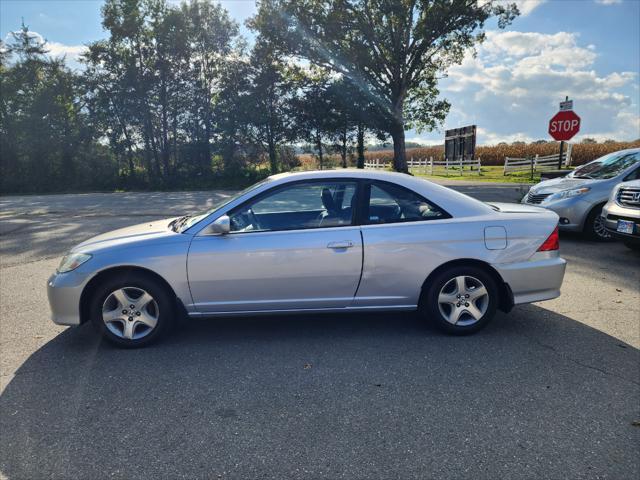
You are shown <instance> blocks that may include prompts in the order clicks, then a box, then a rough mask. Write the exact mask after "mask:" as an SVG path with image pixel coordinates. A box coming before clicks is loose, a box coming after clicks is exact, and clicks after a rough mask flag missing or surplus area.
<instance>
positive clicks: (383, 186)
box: [353, 181, 452, 308]
mask: <svg viewBox="0 0 640 480" xmlns="http://www.w3.org/2000/svg"><path fill="white" fill-rule="evenodd" d="M363 197H364V201H363V205H364V211H363V213H362V215H361V218H362V225H361V230H362V237H363V242H364V261H363V267H362V279H361V281H360V287H359V288H358V293H357V296H356V298H355V299H354V302H353V306H354V307H394V308H400V307H403V308H404V307H414V306H415V305H417V302H418V297H419V294H420V289H421V287H422V284H423V282H424V280H425V279H426V274H427V273H428V272H429V271H431V270H432V269H433V268H435V266H437V265H439V264H440V263H441V262H442V254H443V253H444V252H445V251H446V249H447V247H446V245H444V246H443V245H442V241H441V239H443V238H446V237H447V234H446V231H447V230H448V229H450V228H451V227H452V225H451V223H449V222H446V223H443V222H442V220H446V219H448V218H450V215H449V214H447V213H446V212H445V211H444V210H442V209H440V208H439V207H437V206H436V205H434V204H432V203H431V202H429V201H427V200H426V199H424V198H423V197H422V196H420V195H419V194H417V193H416V192H413V191H411V190H409V189H407V188H404V187H402V186H400V185H397V184H394V183H389V182H383V181H373V182H368V183H367V184H366V185H365V186H363ZM439 220H440V221H439Z"/></svg>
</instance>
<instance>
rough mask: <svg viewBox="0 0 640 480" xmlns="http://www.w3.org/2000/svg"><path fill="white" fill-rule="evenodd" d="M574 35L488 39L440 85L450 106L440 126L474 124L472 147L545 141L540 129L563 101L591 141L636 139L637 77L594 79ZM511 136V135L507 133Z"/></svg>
mask: <svg viewBox="0 0 640 480" xmlns="http://www.w3.org/2000/svg"><path fill="white" fill-rule="evenodd" d="M579 39H580V38H579V36H578V35H577V34H574V33H568V32H558V33H555V34H543V33H536V32H516V31H508V32H496V31H491V32H488V33H487V39H486V41H485V43H484V44H482V45H481V46H480V47H479V49H478V55H477V56H476V57H475V58H474V57H473V55H471V54H469V55H467V56H466V57H465V58H464V60H463V62H462V64H461V65H458V66H455V67H452V68H451V69H450V71H449V77H448V78H447V79H446V80H444V81H443V82H442V90H443V94H444V96H445V97H447V98H448V99H449V100H450V101H451V103H452V110H451V113H450V115H449V118H448V119H447V127H454V126H460V125H463V124H468V123H476V124H478V127H479V143H496V142H500V141H507V142H509V141H515V140H522V141H529V140H535V139H538V138H544V139H548V134H547V124H548V120H549V118H550V117H551V116H552V115H553V114H554V113H555V112H556V111H557V109H558V102H559V101H560V100H562V99H564V96H565V95H569V96H570V98H572V99H573V100H574V106H575V110H576V112H577V113H578V114H579V115H580V116H581V118H582V132H581V133H582V134H583V135H586V136H590V137H596V138H597V137H599V136H602V137H603V138H614V139H620V140H623V139H635V138H638V137H640V120H638V118H639V117H640V113H639V110H638V108H639V107H638V104H639V101H640V98H639V95H638V89H637V88H636V87H637V85H638V74H637V72H624V71H623V72H611V73H608V74H599V73H598V72H596V70H595V61H596V59H597V57H598V53H597V49H596V48H595V47H594V46H593V45H587V46H582V45H581V44H580V42H579ZM514 132H516V133H514Z"/></svg>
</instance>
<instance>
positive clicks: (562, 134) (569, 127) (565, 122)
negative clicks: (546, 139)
mask: <svg viewBox="0 0 640 480" xmlns="http://www.w3.org/2000/svg"><path fill="white" fill-rule="evenodd" d="M579 131H580V117H579V116H578V115H576V114H575V113H574V112H573V110H568V111H565V112H558V113H556V114H555V115H554V116H553V118H552V119H551V120H550V121H549V135H551V136H552V137H553V138H554V140H558V141H567V140H571V138H572V137H573V136H574V135H575V134H576V133H578V132H579Z"/></svg>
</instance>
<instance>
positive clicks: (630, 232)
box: [602, 180, 640, 250]
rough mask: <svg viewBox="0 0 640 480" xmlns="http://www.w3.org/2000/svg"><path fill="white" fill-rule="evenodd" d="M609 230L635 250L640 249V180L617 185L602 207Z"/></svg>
mask: <svg viewBox="0 0 640 480" xmlns="http://www.w3.org/2000/svg"><path fill="white" fill-rule="evenodd" d="M602 221H603V222H604V225H605V228H606V229H607V232H609V234H610V235H611V236H613V237H615V238H619V239H620V240H622V241H623V242H624V244H625V245H626V246H627V247H629V248H631V249H634V250H640V180H633V181H630V182H624V183H621V184H619V185H617V186H616V187H615V188H614V189H613V191H612V192H611V196H610V197H609V202H608V203H607V204H606V205H605V206H604V208H603V209H602Z"/></svg>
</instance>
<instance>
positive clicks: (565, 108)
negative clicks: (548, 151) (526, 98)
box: [549, 97, 580, 169]
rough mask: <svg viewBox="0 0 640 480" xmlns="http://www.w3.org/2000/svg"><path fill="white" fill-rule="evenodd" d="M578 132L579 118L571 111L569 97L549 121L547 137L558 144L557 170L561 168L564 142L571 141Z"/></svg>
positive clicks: (571, 103) (571, 106)
mask: <svg viewBox="0 0 640 480" xmlns="http://www.w3.org/2000/svg"><path fill="white" fill-rule="evenodd" d="M579 131H580V117H579V116H578V115H576V113H575V112H574V111H573V101H571V102H570V101H569V97H566V98H565V101H564V102H562V103H560V111H559V112H558V113H556V114H555V115H554V116H553V117H552V118H551V120H549V135H551V136H552V137H553V139H554V140H556V141H559V142H560V155H559V156H558V168H559V169H561V168H562V150H563V148H564V142H566V141H568V140H571V139H572V138H573V136H574V135H575V134H576V133H578V132H579Z"/></svg>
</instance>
